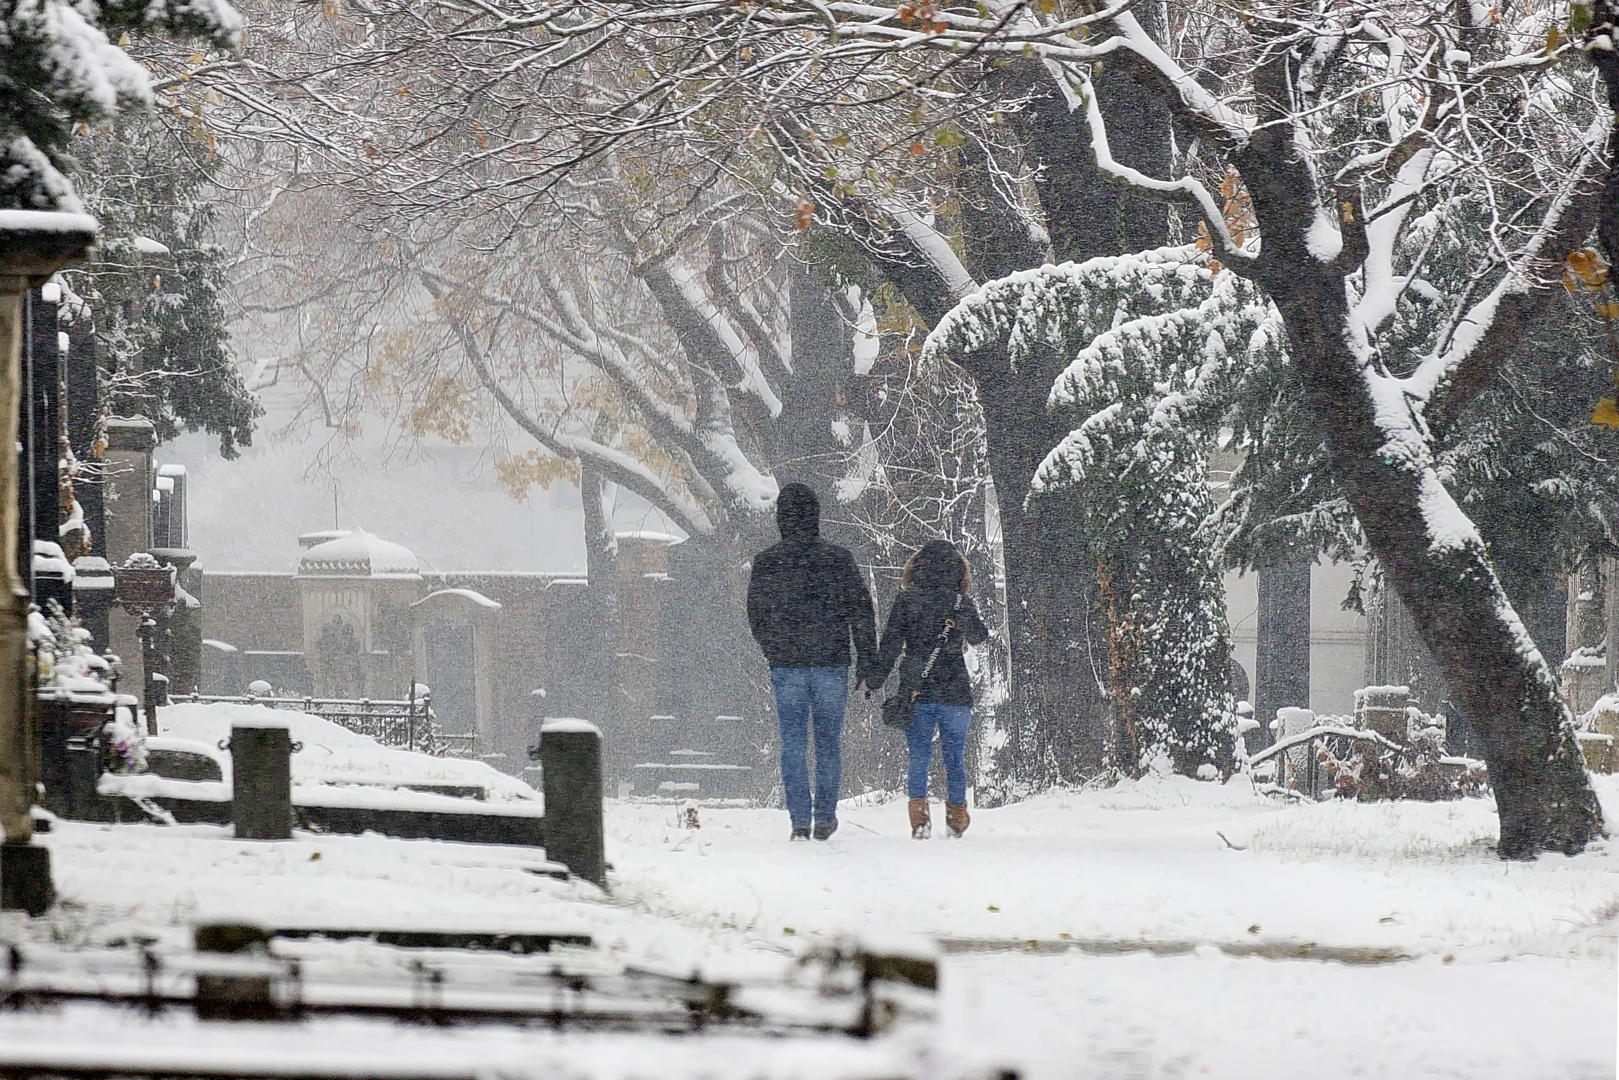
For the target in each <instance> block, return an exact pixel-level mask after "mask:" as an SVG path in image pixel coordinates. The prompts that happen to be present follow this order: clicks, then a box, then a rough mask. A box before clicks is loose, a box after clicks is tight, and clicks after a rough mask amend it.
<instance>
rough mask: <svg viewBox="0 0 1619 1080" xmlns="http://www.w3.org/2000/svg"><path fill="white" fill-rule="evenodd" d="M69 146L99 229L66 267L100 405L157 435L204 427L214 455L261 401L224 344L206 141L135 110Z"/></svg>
mask: <svg viewBox="0 0 1619 1080" xmlns="http://www.w3.org/2000/svg"><path fill="white" fill-rule="evenodd" d="M73 149H74V150H75V151H76V153H77V156H78V158H79V159H80V161H81V163H82V165H83V173H84V177H83V180H82V181H81V184H80V195H81V196H82V198H83V200H84V202H85V204H86V206H87V208H88V209H89V210H90V212H91V213H93V214H95V215H96V217H97V219H98V220H99V221H100V222H101V227H102V236H103V239H102V241H101V244H100V245H99V248H98V251H97V254H96V257H95V259H94V260H93V261H92V262H90V263H88V264H87V265H86V266H84V267H83V268H82V269H81V270H78V271H75V272H73V274H72V275H71V277H72V281H73V285H74V288H75V289H76V290H77V291H78V292H79V293H80V295H81V296H83V297H84V299H85V300H86V301H88V303H89V306H90V309H91V311H92V313H93V316H94V319H95V327H96V340H97V347H98V350H99V356H98V364H99V366H100V369H101V372H102V379H103V400H104V401H105V402H106V405H107V408H108V410H109V411H110V412H111V413H112V414H114V415H118V416H144V417H146V418H148V419H150V420H151V421H152V423H153V425H154V427H155V428H156V433H157V438H158V440H159V441H160V442H162V441H166V440H168V439H172V438H173V437H174V436H175V435H177V434H179V432H180V431H181V430H182V429H184V430H187V431H196V430H206V431H208V432H210V433H211V434H213V435H216V436H218V438H219V452H220V454H221V455H222V456H224V457H226V458H234V457H236V456H237V454H238V452H239V451H238V447H239V446H245V445H250V444H251V443H252V440H253V422H254V420H255V419H257V418H258V417H259V416H260V415H262V412H263V410H262V409H261V408H260V406H259V404H258V402H257V401H256V400H255V399H254V397H253V396H252V395H251V394H250V393H249V392H248V390H247V388H246V387H245V386H244V384H243V382H242V376H241V372H240V371H239V370H238V368H237V367H236V364H235V363H234V361H233V359H232V357H231V354H230V347H229V345H230V341H229V330H228V328H227V324H228V318H227V316H226V312H225V306H224V303H223V300H222V293H223V291H224V289H225V287H226V265H227V256H226V252H225V251H224V250H223V249H222V248H221V247H220V246H219V245H218V244H217V243H215V242H214V241H213V236H214V234H215V232H216V218H217V212H216V209H215V202H214V201H213V199H212V198H211V194H212V192H211V187H212V184H213V181H214V179H215V176H214V173H215V171H216V169H217V161H216V159H215V158H214V157H213V154H212V150H211V147H210V146H209V144H208V143H207V142H205V141H201V140H199V139H198V138H196V137H195V136H194V135H193V133H192V131H191V130H190V128H188V127H181V126H178V125H174V124H170V123H167V122H165V118H163V117H162V116H161V115H155V116H154V115H142V116H135V117H130V118H127V119H123V120H120V121H118V122H117V123H115V124H114V125H113V126H112V127H111V129H110V130H108V131H106V132H102V133H97V134H93V135H88V136H84V137H81V138H80V139H79V140H77V141H76V142H75V143H74V146H73Z"/></svg>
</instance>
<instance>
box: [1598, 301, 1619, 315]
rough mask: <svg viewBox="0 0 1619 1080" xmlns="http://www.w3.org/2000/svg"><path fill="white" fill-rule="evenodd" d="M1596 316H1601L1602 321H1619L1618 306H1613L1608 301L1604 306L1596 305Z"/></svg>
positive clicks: (1613, 304)
mask: <svg viewBox="0 0 1619 1080" xmlns="http://www.w3.org/2000/svg"><path fill="white" fill-rule="evenodd" d="M1597 314H1598V315H1601V316H1602V317H1603V318H1604V319H1619V304H1615V303H1613V302H1612V301H1609V302H1608V303H1606V304H1598V305H1597Z"/></svg>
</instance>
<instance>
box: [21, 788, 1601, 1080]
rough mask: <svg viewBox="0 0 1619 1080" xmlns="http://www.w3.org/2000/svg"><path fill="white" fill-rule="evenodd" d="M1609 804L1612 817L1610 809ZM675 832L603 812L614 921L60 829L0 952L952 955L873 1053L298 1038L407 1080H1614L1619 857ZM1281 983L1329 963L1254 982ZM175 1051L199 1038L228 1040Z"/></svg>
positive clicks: (849, 1046)
mask: <svg viewBox="0 0 1619 1080" xmlns="http://www.w3.org/2000/svg"><path fill="white" fill-rule="evenodd" d="M1598 781H1599V783H1600V784H1601V791H1602V794H1603V797H1604V801H1605V805H1606V807H1607V811H1608V816H1609V820H1610V821H1612V822H1619V783H1616V782H1615V779H1614V778H1610V777H1601V778H1598ZM698 817H699V822H700V826H701V827H700V828H698V829H695V830H694V829H690V828H687V827H685V814H684V812H683V810H682V808H681V807H679V806H677V805H674V804H655V803H643V802H616V803H610V804H609V807H608V834H609V845H610V847H609V851H608V857H609V859H610V860H611V861H612V862H613V864H614V867H615V869H614V871H613V874H612V875H611V882H612V886H613V892H612V894H611V895H610V896H603V895H601V894H599V893H597V892H596V891H595V890H594V889H593V888H592V887H590V886H588V885H582V884H579V883H573V882H558V881H554V880H551V879H548V878H545V877H541V876H537V875H536V874H534V873H533V872H531V871H532V869H533V867H534V864H535V863H536V862H537V854H536V853H535V852H533V851H530V850H525V849H514V848H491V847H476V846H472V845H457V844H441V843H433V842H424V841H404V840H389V839H384V838H380V837H375V836H364V837H331V836H319V837H316V836H309V835H304V834H300V835H299V836H298V837H296V838H295V839H294V840H293V841H290V842H287V843H282V844H254V843H244V842H239V841H236V840H234V839H233V838H232V837H231V836H230V833H229V830H228V829H218V828H210V827H202V826H191V827H170V828H163V827H158V826H96V825H85V824H72V823H65V824H60V825H58V827H57V829H56V830H55V831H53V832H52V833H51V834H49V836H48V837H46V838H45V842H46V843H48V844H49V845H50V846H51V848H52V849H53V854H54V860H55V864H56V872H57V879H58V885H59V888H60V889H61V891H62V893H63V895H64V897H65V898H66V900H67V902H66V903H65V904H64V905H62V906H61V907H60V908H58V909H57V911H55V912H54V913H52V914H51V915H49V916H47V917H45V918H43V919H40V920H34V921H33V923H32V924H31V925H26V926H25V925H24V922H25V921H24V920H20V919H13V920H12V921H10V922H6V923H0V935H12V936H21V937H23V938H24V939H27V940H35V941H45V940H55V941H58V942H67V943H77V944H105V943H108V942H116V941H120V940H123V941H128V940H131V939H134V938H138V937H152V938H156V939H157V940H158V941H159V942H167V943H170V944H173V945H176V946H178V945H180V944H182V943H183V941H184V940H185V938H186V936H187V930H186V927H187V926H189V925H190V924H191V923H192V922H193V921H194V920H197V919H199V918H204V917H212V918H219V917H233V918H250V919H258V920H263V921H267V922H282V923H305V924H309V923H314V924H320V925H329V926H330V925H336V924H338V923H351V922H355V921H359V920H364V921H365V924H366V925H392V926H434V927H438V928H446V927H454V928H466V929H478V928H485V929H502V930H508V931H510V930H521V929H525V928H529V927H539V926H544V927H549V928H553V929H555V928H559V927H564V924H565V926H566V928H577V929H582V930H585V931H586V932H589V933H591V934H593V935H594V936H595V938H596V940H597V941H598V942H599V943H601V944H602V945H603V946H604V947H605V948H606V949H607V950H609V952H610V953H611V954H612V955H614V956H618V957H628V958H632V959H634V960H636V961H637V962H644V963H647V964H651V965H654V966H658V967H661V968H663V969H667V970H673V971H685V970H694V969H701V970H703V971H705V972H706V973H707V974H710V975H712V976H715V977H739V976H748V975H753V976H758V975H761V974H768V973H770V972H777V971H780V970H783V968H784V965H785V964H786V963H787V962H788V961H790V959H791V958H792V957H793V956H794V955H795V954H796V953H797V952H798V951H800V950H802V949H804V948H805V947H806V946H807V945H809V944H811V943H813V942H816V941H821V940H825V939H826V938H828V937H830V936H833V935H837V934H841V933H845V932H850V931H853V932H858V933H861V934H865V935H868V936H869V935H873V934H887V933H889V932H893V931H904V932H914V933H921V934H925V935H928V936H932V937H935V938H937V939H939V940H940V941H941V942H942V943H943V946H944V949H945V954H946V955H945V959H944V963H943V971H942V987H941V995H940V996H941V1002H940V1016H939V1019H938V1020H937V1022H936V1024H935V1025H933V1026H932V1027H931V1028H927V1029H922V1030H912V1031H909V1032H902V1033H900V1034H898V1035H895V1036H890V1037H887V1038H884V1039H879V1040H876V1041H875V1042H874V1043H873V1044H871V1045H865V1044H857V1043H855V1042H853V1041H849V1040H842V1039H818V1040H815V1039H811V1040H803V1039H787V1040H774V1039H763V1038H747V1037H740V1038H739V1037H736V1036H724V1037H710V1036H703V1037H684V1038H676V1039H664V1040H659V1039H651V1038H645V1037H633V1038H627V1037H607V1036H585V1035H551V1034H543V1033H522V1034H519V1033H512V1032H502V1033H498V1034H495V1035H489V1036H482V1035H480V1036H479V1037H478V1038H476V1039H473V1038H471V1037H469V1036H468V1035H466V1034H464V1033H462V1034H457V1033H454V1032H443V1033H432V1032H421V1031H415V1030H413V1031H410V1032H407V1033H398V1034H393V1035H390V1034H388V1031H389V1030H391V1029H387V1028H380V1029H379V1028H377V1027H376V1026H374V1025H373V1026H370V1027H367V1026H365V1025H356V1024H353V1023H345V1024H334V1023H322V1024H310V1025H308V1026H306V1027H305V1028H302V1029H298V1034H297V1035H296V1036H294V1037H292V1038H293V1041H294V1043H295V1048H296V1049H297V1050H298V1051H299V1052H301V1053H302V1052H307V1053H310V1054H317V1055H318V1054H321V1053H328V1052H330V1053H335V1052H337V1049H338V1048H342V1052H344V1053H358V1052H359V1050H358V1049H356V1048H358V1047H362V1046H364V1045H373V1046H376V1047H381V1048H383V1050H385V1052H386V1053H387V1054H390V1055H393V1056H394V1057H395V1058H397V1059H399V1060H405V1059H406V1058H408V1059H409V1060H410V1061H411V1062H412V1063H413V1064H414V1065H416V1066H419V1067H421V1068H422V1069H424V1070H428V1069H429V1066H432V1065H433V1064H434V1063H435V1062H440V1061H442V1062H446V1063H454V1064H455V1065H456V1067H463V1068H464V1067H466V1066H467V1064H468V1062H471V1063H473V1064H477V1065H481V1066H483V1067H486V1068H488V1069H490V1070H495V1071H500V1072H501V1073H502V1074H503V1075H505V1074H508V1073H509V1074H512V1075H519V1074H534V1075H538V1074H539V1073H542V1072H543V1073H546V1074H548V1075H559V1074H561V1075H567V1076H570V1077H572V1076H579V1077H591V1078H596V1077H600V1078H602V1080H607V1078H609V1077H612V1078H618V1077H625V1078H629V1077H637V1078H638V1077H643V1076H644V1077H648V1078H650V1077H654V1076H655V1077H660V1078H668V1077H693V1078H698V1077H704V1078H708V1077H713V1078H729V1077H733V1076H734V1077H737V1078H738V1080H763V1078H767V1077H768V1078H775V1077H794V1078H796V1077H803V1078H805V1080H821V1078H831V1077H856V1076H889V1077H894V1076H905V1075H909V1076H917V1077H938V1078H941V1080H944V1078H969V1077H970V1078H975V1080H976V1078H981V1077H988V1076H991V1075H994V1074H995V1073H996V1072H998V1071H999V1070H1001V1069H1004V1068H1011V1069H1015V1070H1017V1071H1018V1072H1019V1073H1020V1074H1021V1076H1022V1077H1023V1078H1024V1080H1059V1078H1064V1080H1065V1078H1081V1077H1085V1078H1089V1077H1099V1078H1112V1077H1119V1078H1125V1077H1131V1078H1135V1077H1140V1078H1148V1077H1187V1078H1196V1077H1204V1076H1212V1077H1222V1076H1223V1077H1233V1078H1241V1080H1256V1078H1263V1077H1277V1078H1282V1077H1289V1078H1291V1077H1298V1076H1309V1077H1312V1078H1328V1077H1389V1078H1396V1077H1398V1078H1408V1077H1458V1078H1462V1077H1465V1078H1469V1080H1474V1078H1497V1077H1499V1078H1518V1077H1522V1078H1531V1077H1534V1078H1538V1077H1551V1076H1556V1077H1574V1078H1585V1077H1592V1078H1594V1077H1603V1078H1606V1077H1610V1076H1613V1075H1614V1069H1615V1041H1616V1010H1619V966H1616V953H1619V950H1616V938H1615V931H1616V928H1619V848H1616V846H1615V841H1613V840H1607V841H1603V842H1599V843H1597V844H1594V845H1592V848H1591V849H1590V850H1589V851H1588V852H1586V853H1585V854H1583V855H1580V856H1578V857H1576V858H1572V859H1571V858H1564V857H1562V856H1548V857H1543V858H1541V859H1539V860H1538V861H1536V862H1533V863H1503V862H1501V861H1499V860H1497V859H1496V858H1495V856H1494V853H1493V852H1492V851H1491V850H1490V842H1491V839H1492V837H1493V836H1494V832H1495V818H1494V813H1493V807H1492V806H1491V804H1490V803H1489V802H1488V801H1485V800H1467V801H1463V802H1458V803H1446V804H1400V805H1391V804H1384V805H1369V806H1359V805H1349V804H1345V805H1337V804H1328V805H1320V806H1282V805H1279V804H1276V803H1272V802H1269V801H1266V800H1263V799H1259V798H1257V797H1255V796H1253V795H1252V793H1251V792H1250V791H1247V790H1245V789H1244V788H1243V787H1242V786H1241V785H1240V784H1233V785H1228V786H1225V787H1220V786H1217V785H1213V784H1200V783H1195V782H1191V781H1182V780H1153V781H1148V782H1144V783H1142V784H1136V785H1126V786H1125V787H1122V788H1116V789H1113V790H1111V791H1100V792H1083V793H1053V794H1048V795H1045V796H1042V797H1040V798H1037V799H1033V800H1030V801H1029V802H1026V803H1022V804H1018V805H1015V806H1010V807H1005V808H1001V809H995V810H980V811H977V812H975V820H974V823H973V826H972V829H971V830H970V832H969V833H968V835H967V838H966V839H964V840H961V841H951V840H945V839H936V840H933V841H931V842H927V843H919V842H915V841H912V840H910V839H908V838H907V837H906V836H905V827H904V805H903V803H902V802H899V801H893V802H877V801H875V800H853V801H851V802H850V803H849V804H847V805H846V806H845V808H844V810H843V813H842V820H843V826H842V828H841V830H840V831H839V832H838V833H837V835H836V836H834V837H833V838H832V840H831V841H830V842H829V843H826V844H789V843H787V841H786V832H787V825H786V815H785V814H784V813H783V812H781V811H779V810H769V809H755V808H746V807H712V806H704V807H701V808H699V811H698ZM1222 834H1223V835H1222ZM1300 955H1303V956H1311V957H1318V958H1317V959H1272V958H1268V957H1296V956H1300ZM66 1022H67V1020H66V1017H65V1015H64V1016H59V1017H55V1018H52V1017H40V1016H17V1015H15V1014H0V1046H4V1045H8V1044H9V1045H13V1046H17V1045H28V1044H30V1043H37V1042H44V1041H49V1040H52V1039H57V1040H60V1039H61V1038H62V1037H63V1027H62V1025H63V1024H64V1023H66ZM165 1023H168V1024H170V1025H176V1024H180V1022H179V1021H173V1020H171V1021H166V1022H165ZM181 1027H184V1028H185V1032H186V1033H185V1036H184V1038H185V1040H187V1041H188V1044H189V1041H191V1040H194V1041H195V1042H196V1044H197V1045H198V1046H203V1047H205V1046H206V1045H208V1044H209V1043H210V1040H213V1041H214V1042H218V1040H220V1039H222V1038H224V1036H221V1035H218V1034H217V1033H215V1032H213V1031H212V1030H211V1029H208V1028H207V1026H206V1025H203V1026H201V1027H197V1026H195V1025H192V1026H191V1027H186V1026H185V1025H181ZM379 1032H380V1034H379ZM98 1035H99V1037H100V1038H101V1040H102V1043H101V1045H109V1046H122V1047H125V1048H126V1051H127V1052H128V1053H130V1054H135V1053H136V1052H137V1051H138V1048H139V1046H141V1045H143V1044H146V1045H150V1044H152V1043H153V1041H154V1040H159V1039H160V1037H161V1036H162V1032H160V1031H154V1029H153V1027H152V1023H151V1022H148V1021H143V1020H140V1019H138V1018H129V1019H127V1020H121V1021H119V1023H118V1025H116V1030H105V1029H103V1030H101V1031H100V1032H99V1033H98ZM174 1035H175V1032H174V1031H172V1030H171V1031H169V1032H168V1036H167V1037H168V1038H170V1039H171V1040H172V1039H173V1037H174ZM250 1037H251V1038H253V1039H270V1038H273V1037H279V1038H281V1039H283V1040H286V1039H287V1038H289V1036H288V1035H287V1034H285V1033H284V1032H283V1034H281V1035H280V1036H272V1035H270V1034H263V1035H253V1036H250ZM368 1040H369V1042H368ZM283 1045H285V1044H283ZM322 1048H325V1049H324V1050H323V1049H322ZM379 1052H382V1051H379ZM0 1053H3V1052H0ZM446 1067H447V1068H448V1065H446ZM429 1071H430V1070H429Z"/></svg>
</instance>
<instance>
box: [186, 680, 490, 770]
mask: <svg viewBox="0 0 1619 1080" xmlns="http://www.w3.org/2000/svg"><path fill="white" fill-rule="evenodd" d="M169 700H170V701H173V702H175V703H176V704H180V703H205V704H216V703H220V704H233V705H267V706H269V707H270V708H272V709H288V710H292V711H295V712H305V713H310V714H311V715H314V716H318V717H320V718H321V719H322V720H329V721H331V722H332V723H334V724H336V725H338V726H339V727H341V728H345V729H347V730H349V731H352V732H354V733H355V734H357V735H365V736H369V737H370V738H373V739H375V740H377V742H379V743H381V744H382V745H383V746H391V747H396V748H398V749H401V750H415V751H416V752H418V753H422V754H432V755H433V756H434V757H443V756H444V755H445V754H449V755H451V756H454V757H465V756H467V755H469V754H470V753H471V752H472V749H473V747H472V742H473V739H474V738H475V736H472V735H446V734H444V732H442V731H440V730H439V726H438V720H437V718H436V717H435V716H434V715H433V707H432V703H431V699H430V698H426V697H419V698H405V699H399V700H389V699H386V698H318V697H254V696H252V695H240V696H237V695H229V694H174V695H171V696H170V699H169Z"/></svg>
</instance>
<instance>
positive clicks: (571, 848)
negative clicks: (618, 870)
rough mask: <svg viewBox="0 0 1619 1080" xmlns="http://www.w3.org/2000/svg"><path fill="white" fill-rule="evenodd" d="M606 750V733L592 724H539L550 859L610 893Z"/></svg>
mask: <svg viewBox="0 0 1619 1080" xmlns="http://www.w3.org/2000/svg"><path fill="white" fill-rule="evenodd" d="M601 751H602V739H601V732H600V731H599V730H597V728H596V725H594V724H592V723H590V722H589V721H587V720H560V719H552V720H547V721H546V722H545V723H544V724H542V725H541V726H540V769H541V775H542V778H543V781H544V785H545V854H546V857H547V858H550V859H554V860H555V861H557V862H559V863H562V864H563V865H564V866H566V867H567V868H568V869H569V870H570V871H572V873H573V875H574V876H575V877H581V878H584V879H585V880H586V881H593V882H595V883H596V884H597V885H600V886H601V887H602V888H604V889H605V888H606V887H607V858H606V849H605V829H604V827H603V823H602V753H601Z"/></svg>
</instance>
